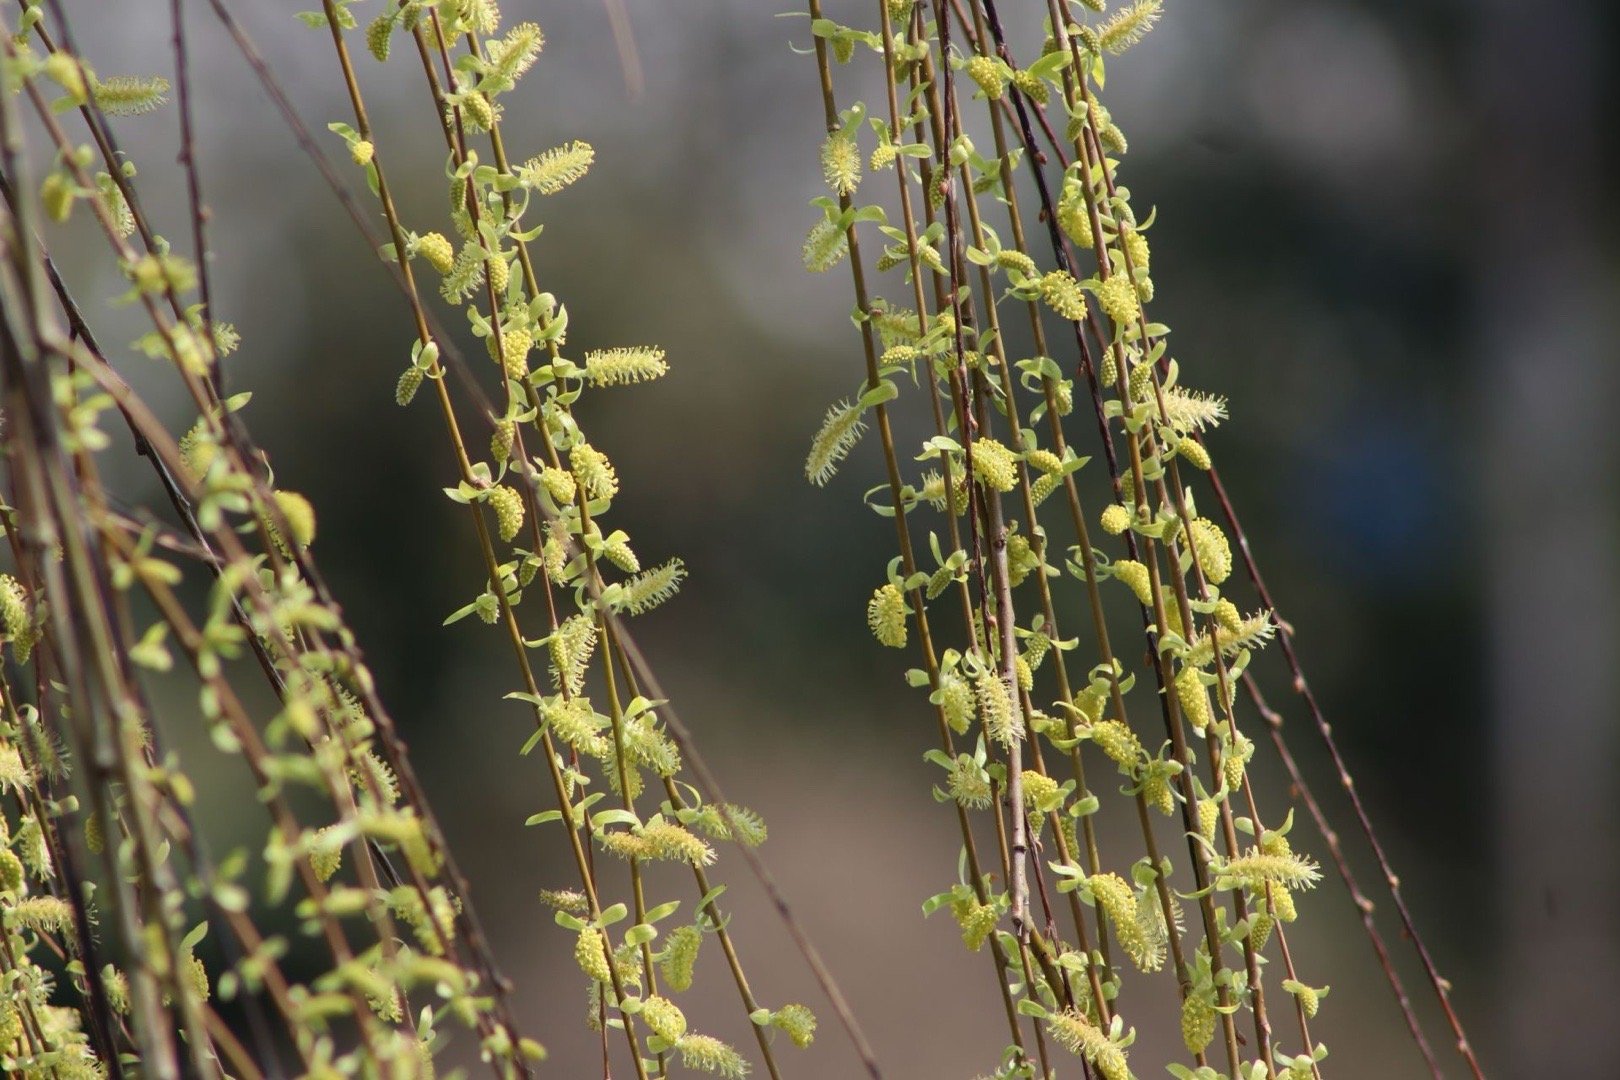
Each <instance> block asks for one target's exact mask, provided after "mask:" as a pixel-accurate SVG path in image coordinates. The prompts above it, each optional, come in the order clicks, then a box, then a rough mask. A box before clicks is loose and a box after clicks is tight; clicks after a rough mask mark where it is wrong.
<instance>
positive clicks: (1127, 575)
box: [1114, 559, 1153, 607]
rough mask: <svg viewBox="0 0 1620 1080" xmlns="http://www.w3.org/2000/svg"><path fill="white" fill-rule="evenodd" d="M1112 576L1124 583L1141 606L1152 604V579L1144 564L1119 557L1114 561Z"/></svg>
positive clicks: (1150, 605)
mask: <svg viewBox="0 0 1620 1080" xmlns="http://www.w3.org/2000/svg"><path fill="white" fill-rule="evenodd" d="M1114 577H1116V578H1118V579H1119V580H1120V581H1122V582H1124V583H1125V587H1126V588H1128V589H1130V590H1131V592H1132V593H1133V594H1134V595H1135V596H1136V599H1137V600H1138V601H1139V602H1140V603H1141V605H1142V606H1143V607H1152V606H1153V580H1152V577H1151V576H1150V575H1149V574H1148V568H1147V567H1146V566H1143V565H1142V564H1141V563H1139V562H1137V561H1136V560H1135V559H1120V560H1118V561H1117V562H1115V563H1114Z"/></svg>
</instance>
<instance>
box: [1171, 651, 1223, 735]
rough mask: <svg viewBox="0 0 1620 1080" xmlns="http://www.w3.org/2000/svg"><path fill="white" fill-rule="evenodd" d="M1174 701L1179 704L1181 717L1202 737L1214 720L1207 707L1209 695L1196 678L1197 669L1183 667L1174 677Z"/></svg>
mask: <svg viewBox="0 0 1620 1080" xmlns="http://www.w3.org/2000/svg"><path fill="white" fill-rule="evenodd" d="M1176 700H1177V701H1179V702H1180V703H1181V712H1182V715H1183V716H1185V717H1186V718H1187V723H1188V724H1190V725H1192V729H1193V730H1194V731H1196V732H1198V734H1200V735H1202V734H1203V733H1204V729H1205V728H1207V727H1209V725H1210V722H1211V721H1212V720H1214V716H1213V714H1212V713H1211V710H1210V707H1209V693H1208V691H1206V690H1205V689H1204V684H1203V682H1202V681H1201V680H1200V679H1199V678H1198V669H1197V668H1195V667H1184V668H1182V669H1181V671H1180V673H1179V674H1177V675H1176Z"/></svg>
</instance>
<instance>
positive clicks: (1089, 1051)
mask: <svg viewBox="0 0 1620 1080" xmlns="http://www.w3.org/2000/svg"><path fill="white" fill-rule="evenodd" d="M1046 1030H1047V1031H1048V1032H1049V1033H1050V1034H1051V1036H1052V1039H1053V1041H1054V1042H1056V1043H1057V1044H1058V1045H1059V1046H1061V1047H1063V1048H1064V1049H1065V1050H1067V1051H1069V1053H1071V1054H1078V1055H1079V1056H1081V1057H1083V1058H1085V1059H1086V1061H1088V1062H1090V1063H1091V1067H1092V1068H1093V1069H1095V1070H1096V1071H1097V1074H1098V1075H1099V1076H1101V1077H1102V1078H1103V1080H1128V1078H1129V1077H1130V1075H1131V1070H1130V1067H1129V1065H1128V1064H1127V1062H1126V1057H1125V1051H1123V1050H1121V1049H1120V1048H1119V1047H1118V1046H1116V1045H1114V1043H1113V1041H1112V1040H1110V1039H1109V1038H1108V1035H1107V1034H1106V1033H1105V1032H1104V1031H1103V1030H1102V1029H1101V1028H1099V1027H1098V1026H1097V1025H1096V1024H1093V1023H1092V1022H1091V1020H1090V1019H1088V1018H1087V1017H1086V1016H1085V1015H1084V1014H1083V1013H1081V1012H1079V1011H1078V1010H1075V1009H1069V1010H1066V1011H1064V1012H1060V1013H1053V1014H1051V1015H1050V1016H1048V1017H1047V1020H1046Z"/></svg>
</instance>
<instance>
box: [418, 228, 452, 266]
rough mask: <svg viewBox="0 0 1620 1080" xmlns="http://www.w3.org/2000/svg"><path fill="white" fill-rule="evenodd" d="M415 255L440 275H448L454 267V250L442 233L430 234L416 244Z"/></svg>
mask: <svg viewBox="0 0 1620 1080" xmlns="http://www.w3.org/2000/svg"><path fill="white" fill-rule="evenodd" d="M416 253H417V254H418V255H420V256H422V258H424V259H426V260H427V262H428V265H429V266H431V267H433V269H435V270H437V271H438V272H439V273H441V274H448V273H449V272H450V267H452V266H454V265H455V261H456V249H455V247H454V246H453V245H452V244H451V243H450V241H449V239H448V238H447V237H445V235H444V234H443V233H436V232H430V233H427V234H426V235H424V236H422V237H420V238H419V239H418V240H417V242H416Z"/></svg>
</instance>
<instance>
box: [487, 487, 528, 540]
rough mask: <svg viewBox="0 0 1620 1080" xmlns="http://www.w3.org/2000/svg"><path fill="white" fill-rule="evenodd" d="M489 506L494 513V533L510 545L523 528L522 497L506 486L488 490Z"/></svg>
mask: <svg viewBox="0 0 1620 1080" xmlns="http://www.w3.org/2000/svg"><path fill="white" fill-rule="evenodd" d="M489 506H490V509H491V510H493V511H494V512H495V531H496V532H497V533H499V534H500V537H501V539H502V540H504V541H506V542H508V543H510V542H511V541H512V538H513V537H515V536H517V534H518V530H520V529H522V528H523V496H522V495H519V494H518V493H517V490H516V489H514V488H511V487H509V486H507V485H506V484H497V485H496V486H495V487H492V488H490V489H489Z"/></svg>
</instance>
